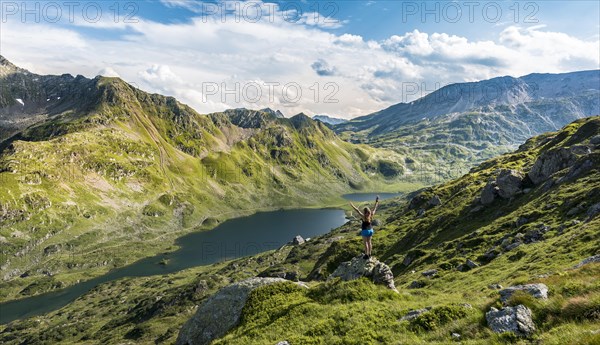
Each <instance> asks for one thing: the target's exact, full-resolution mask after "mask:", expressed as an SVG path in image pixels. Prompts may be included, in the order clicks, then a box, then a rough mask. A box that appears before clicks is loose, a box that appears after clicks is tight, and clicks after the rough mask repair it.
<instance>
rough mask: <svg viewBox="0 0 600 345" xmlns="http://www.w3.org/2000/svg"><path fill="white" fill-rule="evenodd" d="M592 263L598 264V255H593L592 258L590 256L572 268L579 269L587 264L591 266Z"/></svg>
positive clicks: (599, 257)
mask: <svg viewBox="0 0 600 345" xmlns="http://www.w3.org/2000/svg"><path fill="white" fill-rule="evenodd" d="M593 262H600V254H598V255H594V256H590V257H589V258H587V259H584V260H583V261H581V262H580V263H578V264H577V265H575V267H574V268H579V267H581V266H584V265H587V264H591V263H593Z"/></svg>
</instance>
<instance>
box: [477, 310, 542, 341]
mask: <svg viewBox="0 0 600 345" xmlns="http://www.w3.org/2000/svg"><path fill="white" fill-rule="evenodd" d="M485 319H486V320H487V323H488V326H489V327H490V328H491V330H492V331H494V332H496V333H504V332H513V333H515V334H516V335H519V336H527V335H529V334H531V333H533V332H534V331H535V325H534V324H533V320H532V319H531V310H529V308H527V307H525V306H524V305H521V304H520V305H518V306H516V307H504V308H502V309H500V310H498V309H496V308H491V309H490V311H488V312H487V313H486V314H485Z"/></svg>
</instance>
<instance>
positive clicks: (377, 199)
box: [373, 195, 379, 214]
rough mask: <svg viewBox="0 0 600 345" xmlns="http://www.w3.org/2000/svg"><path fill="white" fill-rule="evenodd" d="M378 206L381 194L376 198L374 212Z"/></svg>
mask: <svg viewBox="0 0 600 345" xmlns="http://www.w3.org/2000/svg"><path fill="white" fill-rule="evenodd" d="M377 206H379V195H378V196H377V197H376V198H375V206H373V214H375V211H377Z"/></svg>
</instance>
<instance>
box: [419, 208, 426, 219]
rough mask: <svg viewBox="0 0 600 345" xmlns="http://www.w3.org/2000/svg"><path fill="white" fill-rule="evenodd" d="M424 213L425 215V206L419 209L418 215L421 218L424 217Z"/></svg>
mask: <svg viewBox="0 0 600 345" xmlns="http://www.w3.org/2000/svg"><path fill="white" fill-rule="evenodd" d="M424 215H425V209H423V208H420V209H419V210H418V211H417V217H419V218H420V217H423V216H424Z"/></svg>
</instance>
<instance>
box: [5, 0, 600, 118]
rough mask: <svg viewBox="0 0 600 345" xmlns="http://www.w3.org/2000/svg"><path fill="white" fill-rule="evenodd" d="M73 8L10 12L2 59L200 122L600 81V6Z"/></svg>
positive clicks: (165, 4)
mask: <svg viewBox="0 0 600 345" xmlns="http://www.w3.org/2000/svg"><path fill="white" fill-rule="evenodd" d="M67 3H71V2H69V1H40V2H31V1H30V2H21V1H14V2H13V1H6V0H3V1H2V2H1V5H2V7H1V8H0V12H1V15H2V21H1V23H0V25H1V29H2V30H0V38H1V40H0V54H2V55H4V56H6V57H7V58H8V59H10V60H11V61H13V62H14V63H16V64H19V65H21V66H23V67H25V68H28V69H30V70H31V71H33V72H36V73H44V74H46V73H48V74H62V73H71V74H83V75H85V76H87V77H93V76H95V75H97V74H103V75H108V76H119V77H121V78H123V79H125V80H126V81H128V82H131V83H134V84H135V85H136V86H138V87H140V88H142V89H144V90H147V91H150V92H159V93H163V94H168V95H172V96H175V97H177V98H178V99H179V100H181V101H182V102H184V103H187V104H190V105H191V106H193V107H194V108H196V109H197V110H198V111H200V112H202V113H206V112H210V111H219V110H223V109H226V108H232V107H248V108H262V107H266V106H269V107H271V108H278V109H281V110H282V111H283V112H284V113H285V114H286V115H288V116H290V115H293V114H295V113H298V112H301V111H302V112H305V113H308V114H315V113H325V114H329V115H333V116H340V117H346V118H349V117H354V116H359V115H364V114H368V113H370V112H372V111H376V110H379V109H381V108H384V107H387V106H389V105H391V104H395V103H398V102H408V101H411V100H414V99H415V98H418V97H420V96H422V95H424V94H426V93H428V92H431V91H433V90H435V89H437V88H439V87H441V86H443V85H446V84H448V83H453V82H463V81H474V80H481V79H487V78H491V77H495V76H501V75H512V76H521V75H525V74H529V73H533V72H542V73H543V72H549V73H558V72H569V71H575V70H582V69H598V68H600V67H599V63H600V52H599V51H600V43H599V42H600V37H599V32H600V2H598V1H535V2H533V1H518V2H517V1H451V2H450V1H427V2H425V1H348V0H343V1H310V0H301V1H279V2H261V1H226V2H223V1H211V2H200V1H188V0H155V1H145V2H143V1H136V2H127V1H119V2H117V1H102V2H93V1H82V2H75V5H67ZM23 6H25V7H26V8H23ZM36 6H37V7H36ZM68 6H74V7H68ZM84 8H85V9H86V10H87V12H86V13H84V11H83V9H84ZM223 8H225V9H226V10H225V11H224V12H225V17H223V16H222V15H223ZM98 9H100V13H99V12H98ZM24 10H27V11H29V12H28V14H27V15H23V13H24V12H23V11H24ZM70 10H72V12H69V11H70ZM257 10H260V11H261V12H260V18H259V16H257V15H258V12H257ZM70 13H71V14H72V15H71V16H69V14H70ZM58 14H60V16H59V15H58ZM415 88H416V90H417V92H415ZM227 90H230V91H227ZM231 90H233V91H231ZM259 96H260V97H259Z"/></svg>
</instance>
